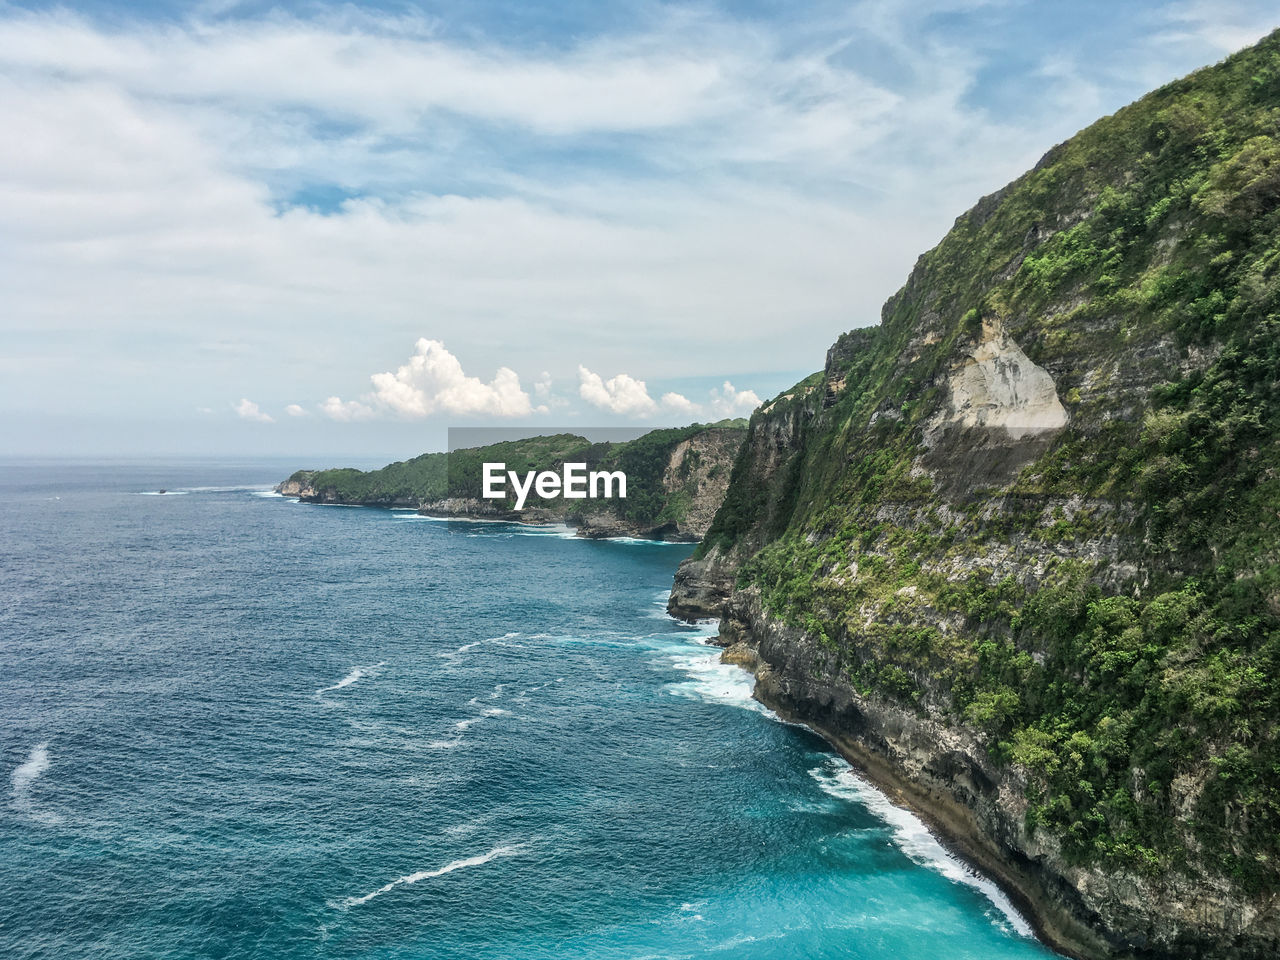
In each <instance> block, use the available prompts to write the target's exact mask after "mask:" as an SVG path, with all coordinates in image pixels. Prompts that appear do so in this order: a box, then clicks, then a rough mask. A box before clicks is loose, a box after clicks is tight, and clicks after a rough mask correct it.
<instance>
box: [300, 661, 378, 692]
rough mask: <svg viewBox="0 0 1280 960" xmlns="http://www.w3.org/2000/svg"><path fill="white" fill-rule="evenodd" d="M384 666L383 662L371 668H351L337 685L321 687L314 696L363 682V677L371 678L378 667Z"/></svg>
mask: <svg viewBox="0 0 1280 960" xmlns="http://www.w3.org/2000/svg"><path fill="white" fill-rule="evenodd" d="M386 664H387V662H386V661H385V660H383V661H381V662H379V663H376V664H374V665H373V666H372V667H352V668H351V672H350V673H348V674H347V675H346V676H345V677H343V678H342V679H341V680H339V681H338V682H337V683H335V684H334V685H333V686H331V687H322V688H321V689H319V690H317V691H316V696H317V697H318V696H320V695H321V694H323V693H329V692H330V691H332V690H341V689H343V688H344V687H349V686H351V685H352V684H353V683H358V682H360V681H361V680H363V679H364V678H365V677H368V676H372V675H373V674H374V672H375V671H376V670H377V669H378V668H379V667H384V666H386Z"/></svg>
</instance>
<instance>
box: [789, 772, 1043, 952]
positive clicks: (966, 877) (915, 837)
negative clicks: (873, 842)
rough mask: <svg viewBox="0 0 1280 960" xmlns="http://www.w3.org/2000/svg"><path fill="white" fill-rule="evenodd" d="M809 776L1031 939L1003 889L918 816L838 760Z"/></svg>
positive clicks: (916, 858) (909, 853) (1028, 928)
mask: <svg viewBox="0 0 1280 960" xmlns="http://www.w3.org/2000/svg"><path fill="white" fill-rule="evenodd" d="M809 774H810V776H812V777H813V779H814V780H815V781H817V783H818V786H820V787H821V788H822V789H823V791H825V792H826V793H827V794H829V795H831V796H833V797H837V798H839V799H841V800H851V801H853V802H855V803H858V804H859V805H861V806H863V807H865V808H866V809H867V810H869V811H870V812H871V813H872V814H873V815H874V816H875V817H877V818H878V819H880V820H882V821H884V822H885V823H886V824H888V826H889V827H890V829H891V830H892V831H893V841H894V844H895V845H896V846H897V847H898V849H900V850H901V851H902V852H903V853H905V854H906V855H907V856H908V857H909V858H910V859H912V860H914V861H915V862H916V863H919V864H921V865H922V866H926V867H929V868H930V869H932V870H935V871H937V872H938V873H940V874H942V875H943V876H944V877H946V878H947V879H948V880H950V881H951V882H953V883H962V884H964V885H966V886H969V887H973V888H974V889H976V890H978V891H980V892H981V893H982V894H983V895H984V896H985V897H986V898H987V899H988V900H990V901H991V903H992V905H993V906H994V907H995V908H996V909H997V910H999V911H1000V912H1001V913H1002V914H1004V916H1005V918H1006V919H1007V920H1008V921H1009V925H1010V926H1011V927H1012V928H1013V929H1014V931H1015V932H1016V933H1018V934H1019V935H1020V936H1024V937H1034V936H1035V933H1034V931H1033V930H1032V928H1031V924H1029V923H1028V922H1027V920H1026V918H1024V917H1023V916H1022V914H1020V913H1019V912H1018V910H1017V908H1016V907H1015V906H1014V905H1013V903H1012V902H1011V901H1010V900H1009V898H1008V897H1007V896H1005V894H1004V891H1003V890H1001V889H1000V888H999V887H998V886H996V885H995V884H994V883H993V882H992V881H990V880H988V879H987V878H986V877H984V876H982V875H981V874H978V873H976V872H975V871H974V870H973V869H972V868H971V867H970V866H969V865H968V864H966V863H965V862H964V861H962V860H961V859H960V858H959V857H957V856H955V855H954V854H953V853H951V852H950V851H948V850H947V848H946V847H944V846H943V845H942V844H941V843H939V842H938V839H937V838H936V837H935V836H934V835H933V834H932V833H930V832H929V828H928V827H926V826H925V825H924V823H923V822H922V821H921V820H920V818H919V817H917V816H916V815H915V814H914V813H912V812H911V811H910V810H906V809H904V808H902V807H899V806H897V805H896V804H895V803H893V801H891V800H890V799H889V798H888V797H886V796H885V795H884V794H883V793H881V792H880V790H878V789H877V788H876V787H875V786H873V785H872V784H871V783H869V782H868V781H866V780H864V779H863V778H862V777H860V776H859V775H858V774H857V772H856V771H855V770H854V769H853V768H852V767H851V766H849V764H848V763H846V762H845V761H844V760H843V759H842V758H840V757H831V758H830V759H829V760H828V761H827V762H826V764H824V765H823V766H820V767H814V768H813V769H812V770H810V771H809Z"/></svg>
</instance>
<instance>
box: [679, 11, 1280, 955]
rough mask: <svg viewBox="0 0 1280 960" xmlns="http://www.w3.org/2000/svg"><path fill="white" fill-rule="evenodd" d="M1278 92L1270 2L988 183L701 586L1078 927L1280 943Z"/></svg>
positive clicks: (746, 465) (842, 723)
mask: <svg viewBox="0 0 1280 960" xmlns="http://www.w3.org/2000/svg"><path fill="white" fill-rule="evenodd" d="M1278 115H1280V41H1278V40H1277V37H1275V36H1273V37H1271V38H1268V39H1267V40H1266V41H1264V42H1263V43H1262V44H1260V45H1259V46H1258V47H1256V48H1254V49H1252V50H1249V51H1246V52H1244V53H1243V54H1240V55H1237V56H1236V57H1233V58H1232V59H1230V60H1228V61H1226V62H1225V63H1224V64H1222V65H1219V66H1217V67H1214V68H1211V69H1209V70H1205V71H1201V72H1200V73H1198V74H1195V75H1193V76H1192V77H1190V78H1187V79H1186V80H1183V81H1179V82H1178V83H1176V84H1173V85H1171V86H1170V87H1167V88H1164V89H1162V90H1160V91H1157V92H1156V93H1154V94H1152V95H1151V96H1149V97H1147V98H1145V99H1144V100H1142V101H1140V102H1139V103H1137V104H1134V105H1133V106H1131V107H1129V108H1126V109H1125V110H1123V111H1121V112H1120V113H1118V114H1116V115H1115V116H1113V117H1109V118H1106V119H1105V120H1103V121H1100V122H1099V123H1098V124H1096V125H1095V126H1094V127H1091V128H1090V129H1088V130H1086V131H1084V132H1082V133H1081V134H1079V135H1078V136H1077V137H1076V138H1074V139H1073V140H1072V141H1069V142H1068V143H1066V144H1063V145H1060V146H1059V147H1056V148H1054V150H1052V151H1050V153H1049V154H1048V155H1047V156H1046V157H1045V159H1044V160H1042V161H1041V163H1040V164H1039V165H1038V166H1037V168H1036V169H1035V170H1033V171H1031V172H1029V173H1028V174H1027V175H1026V176H1024V177H1023V178H1021V179H1020V180H1018V181H1017V182H1015V183H1014V184H1011V185H1010V186H1009V187H1007V188H1005V189H1004V190H1002V191H1000V192H999V193H997V194H994V195H992V196H991V197H987V198H984V199H983V200H982V201H980V202H979V203H978V204H977V205H976V206H975V207H974V208H973V209H972V210H970V211H969V212H968V213H966V214H965V215H963V216H962V217H960V218H959V219H958V220H957V221H956V225H955V227H954V228H953V230H952V231H951V232H950V233H949V234H948V235H947V237H946V238H945V239H944V240H943V241H942V243H941V244H939V246H938V247H937V248H935V249H934V250H932V251H930V252H929V253H927V254H925V255H924V256H923V257H921V258H920V260H919V262H918V263H917V264H916V267H915V269H914V270H913V271H912V273H911V276H910V277H909V279H908V280H907V283H906V284H905V286H904V287H903V289H902V290H901V291H899V293H898V294H896V295H895V296H894V297H893V298H892V299H891V300H890V301H889V302H888V303H887V304H886V305H885V308H884V311H883V315H882V319H881V323H880V325H879V326H878V327H876V328H873V329H867V330H858V331H853V332H852V333H850V334H846V335H844V336H842V337H841V338H840V340H839V341H837V343H836V344H835V345H834V346H833V347H832V349H831V350H830V351H829V353H828V356H827V362H826V365H825V368H824V370H823V371H822V373H821V374H817V375H815V376H814V377H811V378H809V379H808V380H806V381H804V382H803V383H802V384H800V385H798V386H797V387H796V388H795V389H793V390H792V391H789V392H788V393H787V394H784V395H783V396H781V397H779V398H778V399H777V400H775V401H773V402H772V403H771V404H768V405H766V406H765V407H763V408H762V409H761V410H760V411H758V412H757V414H756V415H755V416H754V417H753V418H752V421H751V424H750V427H749V430H748V435H747V438H746V440H745V442H744V444H743V447H742V450H741V452H740V454H739V456H738V460H737V461H736V463H735V466H734V469H733V474H732V480H731V483H730V487H729V489H728V491H727V493H726V495H725V498H724V502H723V504H722V506H721V508H720V511H719V512H718V514H717V516H716V518H715V520H714V521H713V523H712V524H711V527H710V529H709V531H708V534H707V537H706V539H705V540H704V543H703V545H702V547H701V548H700V549H699V552H698V553H697V554H696V555H695V557H694V558H693V559H691V560H690V561H687V562H686V563H685V564H684V565H682V567H681V569H680V571H679V573H678V575H677V578H676V583H675V587H674V589H673V592H672V598H671V603H670V609H671V611H672V612H673V613H676V614H677V615H680V616H684V617H689V618H694V617H699V616H718V617H720V618H722V627H721V629H722V642H724V643H726V644H729V645H731V646H730V650H731V651H732V656H733V657H734V658H735V660H737V661H738V662H743V663H746V664H749V665H752V666H754V667H755V669H756V670H757V678H758V682H757V695H758V696H759V697H760V698H761V699H762V700H764V701H765V702H767V703H770V704H771V705H774V706H775V707H777V708H778V709H780V710H781V711H783V712H784V713H786V714H788V715H790V716H793V717H795V718H797V719H801V720H804V721H805V722H808V723H810V724H811V725H813V726H814V727H815V728H817V729H819V730H820V731H821V732H823V733H824V734H826V735H827V736H828V737H829V738H830V739H831V740H832V741H833V742H834V743H836V744H837V745H838V746H840V747H841V749H843V750H844V751H845V752H846V753H847V754H848V755H849V756H850V757H851V758H852V759H853V760H854V761H855V762H858V763H860V764H861V765H862V766H863V767H864V768H865V769H867V770H868V771H869V772H870V773H871V775H872V776H873V777H875V778H876V779H878V780H880V781H881V782H882V783H883V784H885V785H886V786H887V787H888V788H889V789H890V790H891V792H894V793H897V794H898V795H899V796H900V797H901V798H903V799H904V801H906V802H909V803H911V804H912V805H914V806H916V807H918V808H919V809H920V810H921V811H922V812H923V813H924V814H925V815H926V817H928V818H930V819H932V820H933V821H934V822H935V823H936V824H937V825H938V826H939V827H940V828H941V829H942V831H943V832H944V833H945V834H947V835H948V836H950V837H951V839H952V840H953V841H954V842H955V843H957V845H958V846H960V847H961V849H962V851H963V852H965V853H967V854H968V855H970V856H971V857H972V858H973V859H974V860H975V861H976V862H978V863H980V864H982V865H983V866H985V867H986V868H987V869H988V870H990V871H991V872H992V873H993V875H995V876H996V877H997V878H1000V879H1003V881H1004V882H1005V883H1006V885H1007V886H1009V887H1010V888H1011V889H1013V890H1015V891H1017V892H1019V893H1020V895H1021V896H1022V898H1023V899H1024V902H1025V904H1026V905H1027V906H1028V908H1029V909H1030V910H1031V912H1032V913H1033V914H1034V915H1035V916H1036V917H1037V918H1038V921H1039V923H1040V925H1041V928H1042V929H1043V930H1044V932H1045V933H1046V935H1047V936H1048V938H1049V939H1050V940H1051V941H1052V942H1054V943H1056V944H1057V945H1059V946H1061V947H1062V948H1063V949H1065V950H1067V951H1068V952H1070V953H1072V954H1075V955H1079V956H1086V957H1103V956H1133V957H1152V958H1154V957H1186V958H1191V957H1209V956H1212V957H1240V958H1245V957H1258V958H1260V957H1271V956H1276V955H1280V745H1278V743H1277V716H1278V714H1280V617H1278V615H1280V522H1278V520H1280V512H1277V511H1276V509H1275V504H1276V503H1280V388H1278V387H1277V386H1276V384H1277V382H1280V349H1278V348H1277V346H1276V341H1277V338H1278V337H1280V296H1278V295H1277V293H1278V291H1280V279H1277V277H1278V276H1280V274H1278V272H1277V268H1276V267H1275V266H1274V265H1275V264H1277V263H1280V122H1278V121H1277V119H1276V118H1277V116H1278Z"/></svg>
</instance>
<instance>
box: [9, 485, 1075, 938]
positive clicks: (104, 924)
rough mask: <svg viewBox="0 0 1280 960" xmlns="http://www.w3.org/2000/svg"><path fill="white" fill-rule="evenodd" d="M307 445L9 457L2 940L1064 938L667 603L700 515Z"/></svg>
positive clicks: (707, 630) (708, 627)
mask: <svg viewBox="0 0 1280 960" xmlns="http://www.w3.org/2000/svg"><path fill="white" fill-rule="evenodd" d="M299 465H302V464H297V463H293V462H289V463H285V462H282V461H274V462H269V461H244V462H216V461H212V460H209V461H188V462H181V461H167V462H150V463H128V462H114V463H73V462H68V461H43V462H37V461H15V460H8V461H3V462H0V529H3V531H4V536H3V541H2V543H0V586H2V587H3V590H2V591H0V777H2V778H3V779H2V780H0V788H2V789H3V790H4V791H5V796H4V802H3V804H0V956H3V957H5V958H28V957H31V958H34V957H41V958H44V957H50V958H60V960H74V958H90V957H92V958H101V957H112V958H188V957H217V958H247V957H264V958H292V957H322V958H362V960H373V958H379V960H382V958H386V960H390V958H406V960H407V958H433V960H434V958H441V960H444V958H459V960H461V958H466V960H488V958H494V960H497V958H504V960H505V958H528V960H540V958H591V960H608V958H628V960H641V958H653V960H657V958H694V957H699V958H700V957H725V958H758V960H766V958H767V960H774V958H778V960H783V958H787V960H791V958H836V957H839V958H868V960H869V958H893V960H912V958H930V960H934V958H938V957H946V958H953V960H955V958H982V960H1003V958H1035V957H1041V958H1043V957H1049V956H1053V954H1051V953H1050V952H1049V951H1048V950H1047V949H1045V948H1044V947H1043V946H1041V945H1040V944H1039V943H1038V942H1037V941H1036V940H1035V939H1034V938H1033V937H1032V936H1031V935H1030V930H1029V928H1028V927H1027V924H1026V923H1025V921H1023V920H1022V919H1021V918H1020V917H1018V915H1017V914H1016V912H1014V911H1013V909H1012V908H1011V907H1010V905H1009V903H1008V902H1007V900H1006V899H1005V898H1004V897H1003V895H1001V894H1000V892H999V891H998V890H997V889H996V888H995V887H994V886H993V885H992V884H990V882H988V881H986V880H985V879H983V878H981V877H979V876H977V875H976V874H974V873H973V872H972V871H970V870H969V869H967V868H966V867H965V866H964V865H962V864H961V863H960V862H959V861H957V860H955V859H954V858H953V857H951V856H950V855H949V854H948V853H947V852H946V851H945V850H944V849H943V848H942V847H941V846H940V845H939V844H938V843H937V842H936V841H935V840H934V839H933V838H932V837H931V836H930V835H929V833H928V832H927V831H926V830H925V829H924V828H923V826H921V824H920V823H919V821H917V820H916V819H915V818H914V817H913V816H912V815H911V814H909V813H907V812H905V811H903V810H901V809H899V808H897V807H894V806H893V805H892V804H890V803H889V802H888V801H887V800H885V798H884V797H883V796H882V795H881V794H880V793H879V792H878V791H876V790H875V789H874V788H872V787H871V786H869V785H868V784H866V783H865V782H864V781H863V780H861V779H860V778H859V777H858V776H857V775H856V774H855V773H854V772H853V771H852V770H850V768H849V767H848V766H847V765H846V764H845V763H844V762H843V761H842V760H840V759H839V758H838V757H836V756H835V755H833V754H832V753H831V752H830V751H829V750H828V749H827V748H826V747H825V745H824V744H823V742H822V741H821V740H819V739H818V738H817V737H815V736H814V735H813V734H811V733H809V732H808V731H806V730H804V729H802V728H799V727H796V726H793V725H788V724H784V723H782V722H780V721H779V720H777V719H776V718H775V717H773V716H772V715H771V714H770V713H769V712H768V711H766V710H765V709H764V708H763V707H761V706H760V705H759V704H757V703H756V702H755V701H753V700H752V699H751V697H750V690H751V679H750V677H749V676H748V675H747V674H746V673H745V672H743V671H741V670H740V669H738V668H737V667H732V666H726V665H722V664H720V663H719V662H718V660H717V652H718V651H716V650H715V649H713V648H710V647H708V646H707V645H706V644H705V643H704V641H705V639H706V638H707V637H709V636H711V635H713V634H714V632H715V628H714V624H702V625H697V626H689V625H686V624H682V623H679V622H676V621H674V620H672V619H670V618H669V617H667V616H666V614H665V612H664V605H665V601H666V595H667V590H668V588H669V586H670V583H671V577H672V574H673V573H674V571H675V568H676V566H677V564H678V563H679V562H680V560H682V559H683V558H684V557H686V556H688V555H689V553H690V552H691V550H692V548H691V547H690V546H688V545H673V544H659V543H650V542H643V541H586V540H580V539H575V538H573V537H572V536H571V535H570V533H569V531H567V530H565V529H563V528H558V527H519V526H514V525H509V524H497V523H469V522H459V521H440V520H427V519H424V518H419V517H417V516H415V515H414V514H413V513H410V512H406V511H385V510H377V509H365V508H349V507H325V506H316V505H309V504H300V503H297V502H294V501H292V500H289V499H286V498H282V497H279V496H276V495H274V494H272V493H271V492H270V489H269V488H270V486H271V485H272V484H273V483H275V482H277V481H278V480H280V479H281V478H282V477H284V476H287V475H288V473H290V472H291V471H292V469H293V467H295V466H299ZM162 488H164V489H165V490H166V492H165V493H164V494H163V495H161V494H159V491H160V490H161V489H162Z"/></svg>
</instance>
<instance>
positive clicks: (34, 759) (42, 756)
mask: <svg viewBox="0 0 1280 960" xmlns="http://www.w3.org/2000/svg"><path fill="white" fill-rule="evenodd" d="M48 769H49V744H47V743H37V744H36V745H35V746H34V747H32V748H31V753H30V755H29V756H28V757H27V759H26V760H25V761H23V763H21V764H20V765H19V766H17V767H16V768H15V769H14V771H13V775H12V777H11V778H10V782H11V783H12V785H13V799H14V800H27V794H28V793H30V792H31V785H32V784H33V783H35V782H36V781H37V780H39V779H40V777H41V776H42V775H43V774H44V772H45V771H46V770H48Z"/></svg>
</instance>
